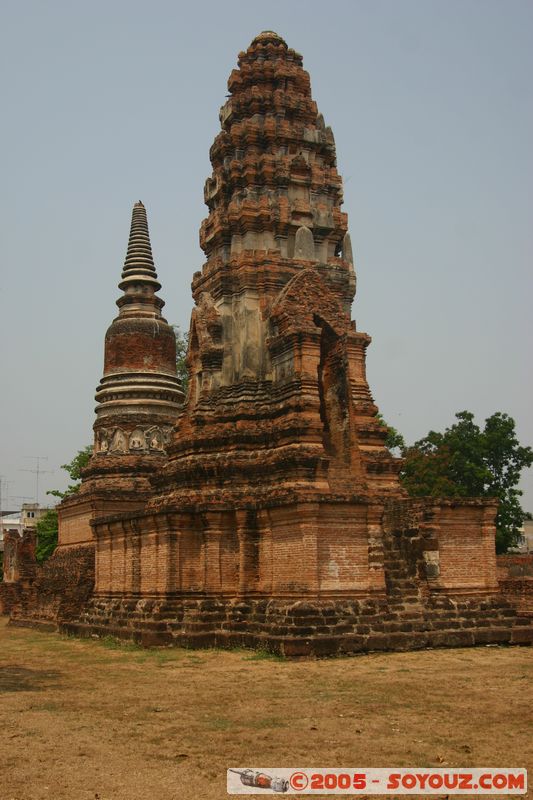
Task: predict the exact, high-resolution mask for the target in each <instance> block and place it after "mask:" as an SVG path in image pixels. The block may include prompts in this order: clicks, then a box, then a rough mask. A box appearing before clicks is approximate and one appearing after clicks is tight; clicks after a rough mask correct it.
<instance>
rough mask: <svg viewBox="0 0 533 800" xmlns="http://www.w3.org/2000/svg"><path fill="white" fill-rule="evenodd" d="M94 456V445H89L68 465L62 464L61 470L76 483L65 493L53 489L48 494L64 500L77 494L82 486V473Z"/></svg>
mask: <svg viewBox="0 0 533 800" xmlns="http://www.w3.org/2000/svg"><path fill="white" fill-rule="evenodd" d="M92 454H93V446H92V444H88V445H86V447H84V448H83V450H78V452H77V454H76V455H75V456H74V458H73V459H72V461H70V462H69V463H68V464H61V469H64V470H65V471H66V472H68V474H69V476H70V480H71V481H74V483H71V484H69V486H67V488H66V489H65V491H64V492H61V491H60V490H59V489H51V490H50V491H49V492H47V493H46V494H51V495H53V496H54V497H60V498H61V499H62V500H63V498H65V497H68V496H69V495H71V494H75V493H76V492H77V491H78V489H79V488H80V485H81V471H82V469H83V468H84V467H86V466H87V464H88V463H89V459H90V457H91V456H92Z"/></svg>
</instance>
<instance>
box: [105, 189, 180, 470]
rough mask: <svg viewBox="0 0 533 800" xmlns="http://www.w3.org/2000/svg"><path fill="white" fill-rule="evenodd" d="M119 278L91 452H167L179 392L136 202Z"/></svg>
mask: <svg viewBox="0 0 533 800" xmlns="http://www.w3.org/2000/svg"><path fill="white" fill-rule="evenodd" d="M121 277H122V280H121V282H120V284H119V288H120V289H122V292H123V294H122V296H121V297H120V298H119V299H118V300H117V306H118V307H119V309H120V311H119V315H118V317H117V318H116V319H115V320H114V321H113V323H112V324H111V326H110V327H109V329H108V331H107V333H106V338H105V358H104V376H103V378H102V380H101V382H100V385H99V387H98V389H97V392H96V400H97V402H98V405H97V407H96V414H97V419H96V422H95V425H94V430H95V453H96V454H108V453H115V454H131V453H134V454H136V455H139V454H157V453H161V452H163V451H164V449H165V446H166V443H167V441H168V439H169V435H170V430H171V427H172V425H173V423H174V422H175V419H176V417H177V414H178V412H179V409H180V405H181V402H182V400H183V392H182V391H181V388H180V385H179V381H178V378H177V376H176V340H175V335H174V331H173V329H172V327H171V326H170V325H169V324H168V323H167V321H166V320H165V319H164V318H163V317H162V316H161V309H162V307H163V306H164V301H163V300H161V298H159V297H157V295H156V292H157V291H158V290H159V289H160V288H161V284H160V283H159V281H158V280H157V273H156V271H155V267H154V259H153V255H152V246H151V243H150V235H149V232H148V221H147V218H146V209H145V207H144V205H143V204H142V203H141V202H140V201H139V202H137V203H135V205H134V207H133V212H132V218H131V229H130V236H129V241H128V249H127V253H126V259H125V261H124V268H123V271H122V276H121Z"/></svg>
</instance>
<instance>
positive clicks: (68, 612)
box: [0, 545, 94, 628]
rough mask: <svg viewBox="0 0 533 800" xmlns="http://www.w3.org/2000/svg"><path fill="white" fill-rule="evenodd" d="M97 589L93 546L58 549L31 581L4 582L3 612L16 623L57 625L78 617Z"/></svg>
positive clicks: (0, 597)
mask: <svg viewBox="0 0 533 800" xmlns="http://www.w3.org/2000/svg"><path fill="white" fill-rule="evenodd" d="M93 589H94V545H85V546H80V547H71V548H59V549H58V550H56V552H55V553H54V554H53V556H52V557H51V558H50V559H49V560H48V561H47V562H46V563H45V564H44V566H43V567H39V566H38V565H37V564H34V566H33V577H32V579H31V580H28V581H19V582H17V583H11V584H10V583H4V584H3V585H2V588H1V589H0V605H1V608H2V612H3V613H5V614H9V615H10V617H11V621H12V623H13V624H33V623H36V624H39V623H46V624H47V625H48V626H49V627H53V628H55V627H57V626H58V625H59V624H60V623H61V622H63V621H64V620H70V619H73V618H76V617H78V616H79V614H80V612H81V609H82V608H83V606H84V605H85V603H87V601H88V599H89V598H90V597H91V595H92V592H93Z"/></svg>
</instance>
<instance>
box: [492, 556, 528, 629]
mask: <svg viewBox="0 0 533 800" xmlns="http://www.w3.org/2000/svg"><path fill="white" fill-rule="evenodd" d="M497 569H498V582H499V585H500V591H501V592H502V594H504V595H505V597H506V598H507V599H508V600H509V601H510V602H511V603H512V604H513V605H514V606H515V608H516V609H517V610H518V611H519V612H520V613H522V614H531V615H533V554H530V555H519V554H512V555H511V554H509V555H502V556H498V557H497Z"/></svg>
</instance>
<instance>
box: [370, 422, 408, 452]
mask: <svg viewBox="0 0 533 800" xmlns="http://www.w3.org/2000/svg"><path fill="white" fill-rule="evenodd" d="M376 419H377V420H378V422H381V424H382V425H383V427H384V428H387V438H386V439H385V444H386V446H387V447H388V448H389V450H395V449H396V448H397V449H399V450H403V448H404V447H405V439H404V438H403V436H402V434H401V433H400V432H399V431H397V430H396V428H393V427H392V425H388V424H387V423H386V422H385V420H384V419H383V417H382V415H381V414H377V415H376Z"/></svg>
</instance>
